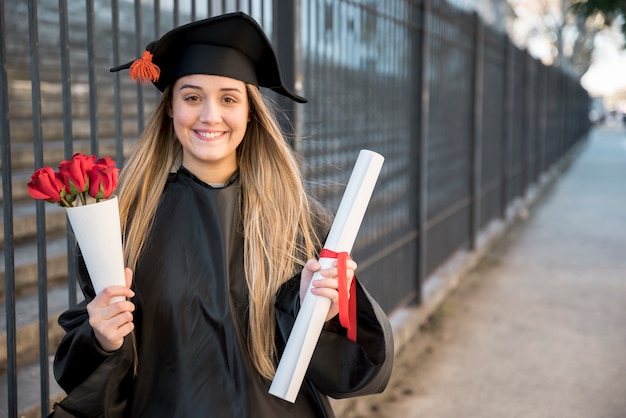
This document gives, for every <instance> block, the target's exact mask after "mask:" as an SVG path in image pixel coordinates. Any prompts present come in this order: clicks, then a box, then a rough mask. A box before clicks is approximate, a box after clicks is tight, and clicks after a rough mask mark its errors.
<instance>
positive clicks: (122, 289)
mask: <svg viewBox="0 0 626 418" xmlns="http://www.w3.org/2000/svg"><path fill="white" fill-rule="evenodd" d="M115 296H123V297H125V298H132V297H133V296H135V292H133V291H132V290H130V289H129V288H128V287H126V286H109V287H107V288H105V289H103V290H102V291H101V292H100V293H98V294H97V295H96V297H95V298H94V301H95V302H96V303H97V304H98V305H101V306H104V305H108V304H109V301H110V300H111V298H112V297H115Z"/></svg>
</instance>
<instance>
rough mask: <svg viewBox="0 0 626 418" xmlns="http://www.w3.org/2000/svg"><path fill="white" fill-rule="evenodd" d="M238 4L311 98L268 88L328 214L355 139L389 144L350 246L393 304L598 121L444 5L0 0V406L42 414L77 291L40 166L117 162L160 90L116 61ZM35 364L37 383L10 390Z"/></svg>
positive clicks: (503, 44) (537, 68) (549, 74)
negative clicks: (35, 188) (84, 156)
mask: <svg viewBox="0 0 626 418" xmlns="http://www.w3.org/2000/svg"><path fill="white" fill-rule="evenodd" d="M236 10H242V11H245V12H248V13H249V14H251V15H252V16H253V17H255V18H256V19H257V20H258V21H259V22H260V23H261V25H262V26H263V27H264V28H265V29H266V31H267V32H268V34H269V35H270V37H271V38H272V39H273V40H274V43H275V46H276V49H277V52H278V54H279V57H280V60H281V64H282V67H283V70H284V78H285V79H286V81H287V83H288V84H290V85H292V86H294V87H295V88H296V89H297V90H298V91H299V92H300V93H301V94H302V95H304V96H305V97H307V98H308V99H309V103H308V104H307V105H296V104H293V103H289V102H288V101H283V100H282V98H281V97H277V96H272V95H270V96H271V97H272V98H273V99H274V100H276V101H277V102H278V104H279V105H280V106H281V107H282V108H283V109H284V111H285V113H286V114H287V115H288V116H289V118H290V120H291V122H292V124H293V128H294V131H295V134H294V136H293V146H294V147H295V148H296V149H297V150H298V151H299V152H300V153H301V154H302V155H303V156H304V160H305V162H306V166H305V172H306V176H307V180H308V182H309V185H310V187H311V189H312V190H313V192H314V193H315V194H316V195H317V196H318V197H319V198H320V199H321V200H322V201H323V202H324V203H325V204H326V205H327V206H328V207H329V208H330V209H331V210H335V209H336V208H337V206H338V203H339V200H340V198H341V196H342V193H343V188H344V185H345V183H346V182H347V180H348V177H349V175H350V172H351V169H352V167H353V164H354V162H355V160H356V157H357V154H358V151H359V150H360V149H363V148H367V149H371V150H374V151H377V152H379V153H381V154H383V155H384V156H385V158H386V161H385V164H384V166H383V171H382V173H381V176H380V178H379V181H378V183H377V186H376V190H375V192H374V195H373V198H372V202H371V204H370V206H369V208H368V211H367V214H366V218H365V220H364V222H363V226H362V228H361V231H360V233H359V238H358V242H357V245H356V246H355V249H354V256H355V258H356V259H357V260H358V261H359V266H360V267H359V270H360V279H361V280H363V281H364V282H366V284H367V286H368V287H369V288H370V289H371V291H372V293H373V294H374V295H375V296H376V297H377V298H378V300H379V301H380V302H381V304H382V305H383V307H384V308H385V309H386V311H387V312H391V311H392V310H393V309H394V308H396V307H399V306H401V305H403V304H405V303H407V302H408V301H410V300H416V301H418V302H420V301H421V298H422V295H421V289H422V286H423V285H424V283H425V282H426V281H427V278H428V276H429V274H431V273H432V272H433V271H434V270H435V269H436V268H437V267H438V266H441V265H442V263H444V262H445V261H446V260H447V259H448V258H450V257H451V256H452V255H454V254H455V253H456V252H458V251H460V250H471V249H472V248H474V245H475V243H476V240H477V237H478V235H479V234H480V233H481V231H483V230H484V229H485V228H486V227H487V226H488V225H489V223H490V222H492V221H494V220H498V219H502V218H504V217H505V216H506V212H507V208H509V207H510V206H511V205H512V204H513V203H514V202H515V201H516V200H518V199H520V198H523V197H524V195H525V194H526V193H527V192H528V190H529V187H531V186H532V185H533V184H535V183H537V182H538V181H539V180H540V178H541V175H542V173H545V172H546V171H547V170H549V169H550V168H551V167H552V166H553V165H554V164H555V163H556V162H557V161H558V160H559V159H560V158H561V157H562V156H563V155H564V154H565V153H566V152H567V151H568V150H569V149H570V148H571V146H572V145H574V144H575V143H576V142H577V141H579V140H581V139H582V138H583V137H584V135H585V134H586V132H587V130H588V128H589V122H588V118H587V111H588V104H589V97H588V95H587V93H586V92H585V91H584V90H583V89H582V88H581V86H580V84H579V82H578V80H576V79H573V78H571V77H569V76H567V75H565V74H563V73H562V72H561V71H560V70H559V69H558V68H553V67H546V66H543V65H542V64H541V63H540V62H539V61H537V60H535V59H533V58H532V57H530V56H529V55H528V54H527V53H526V52H525V51H522V50H519V49H517V48H516V47H515V46H514V45H513V44H512V43H511V41H510V40H509V39H508V38H507V36H506V35H504V34H501V33H498V32H496V31H494V30H493V29H491V28H490V27H487V26H485V25H484V24H483V22H482V21H481V20H480V18H478V16H477V15H476V14H469V13H466V12H462V11H459V10H456V9H454V8H452V7H450V6H448V5H447V4H446V3H445V2H444V1H442V0H378V1H374V0H338V1H330V0H298V1H292V0H274V1H272V0H256V1H252V0H250V1H233V0H230V1H229V0H222V1H211V0H209V1H205V2H199V1H198V2H196V1H193V0H190V1H185V2H182V1H181V2H179V1H176V0H170V1H163V0H162V1H158V0H154V2H152V4H149V3H148V2H146V1H140V0H135V1H130V0H110V1H109V0H86V1H85V2H82V3H81V4H79V3H76V2H72V3H71V12H70V10H69V6H68V4H67V2H66V1H62V0H59V1H58V2H54V1H52V0H40V1H35V0H29V1H22V2H16V1H5V0H0V136H1V147H2V207H3V218H2V223H3V229H4V235H3V240H2V242H1V245H2V247H3V250H4V252H3V263H2V264H3V267H2V277H3V279H4V280H2V282H1V283H0V296H4V299H5V304H4V305H5V306H4V307H5V309H4V310H3V311H4V312H2V315H4V316H5V320H4V321H2V320H0V327H2V328H0V331H1V332H2V334H0V371H1V372H3V373H4V380H5V383H3V384H2V385H0V388H2V391H3V392H4V393H2V394H0V396H3V395H5V394H6V399H7V402H6V404H4V403H3V405H6V406H7V407H6V410H0V417H4V416H7V417H17V416H18V414H20V415H26V416H28V415H29V414H30V416H37V415H40V416H45V415H46V414H47V412H48V411H49V404H48V400H49V399H50V398H53V399H54V398H55V396H57V392H58V388H57V387H56V386H55V385H54V383H53V382H52V383H51V384H50V383H49V381H50V376H49V372H48V370H49V368H48V363H49V357H48V355H47V354H48V353H52V352H54V350H55V348H56V344H57V343H58V340H59V338H60V337H61V334H62V332H61V331H60V330H59V328H58V326H57V325H56V318H57V316H58V314H59V313H60V312H61V311H62V310H64V309H66V308H67V307H68V305H72V304H74V303H75V302H76V299H77V296H76V293H77V292H76V287H75V284H74V280H73V279H72V278H73V275H74V272H73V271H72V268H71V266H72V263H71V260H68V259H67V253H68V251H67V248H69V246H70V245H72V238H71V236H68V234H67V224H66V220H65V214H64V212H63V211H62V210H60V209H58V208H56V207H52V205H44V204H42V203H41V202H34V201H33V200H32V199H30V198H28V196H27V194H26V182H27V181H28V179H29V175H30V173H32V171H33V170H34V169H35V168H37V167H40V166H42V165H56V164H58V162H59V161H60V160H62V159H65V158H69V157H70V156H71V155H72V154H73V153H74V152H77V151H82V152H86V153H92V154H99V155H103V154H107V155H112V156H115V158H116V159H117V161H118V164H119V165H123V161H124V156H125V155H126V153H127V152H128V150H129V149H130V147H131V146H132V143H133V142H134V141H135V139H136V137H137V135H138V132H139V131H140V130H141V129H142V128H143V124H144V121H145V119H146V118H147V117H148V115H149V113H150V110H151V108H152V106H153V104H154V103H155V102H156V99H157V94H156V93H155V92H154V91H153V90H154V89H152V88H142V87H139V86H135V85H132V84H130V82H129V81H128V79H127V77H125V76H124V75H122V76H120V75H118V74H113V75H112V74H110V73H109V72H108V68H110V67H112V66H115V65H117V64H119V63H121V62H126V61H127V60H130V59H132V58H133V57H136V56H139V55H140V54H141V51H142V50H143V47H144V46H145V44H147V43H148V41H150V40H152V39H156V38H157V37H159V36H160V35H161V34H163V33H164V32H166V31H167V30H169V29H171V28H172V27H174V26H177V25H179V24H182V23H186V22H189V21H193V20H197V19H201V18H204V17H207V16H211V15H216V14H221V13H224V12H231V11H236ZM25 45H28V46H25ZM68 277H69V278H70V280H68ZM33 364H34V365H33ZM28 367H31V368H30V369H29V370H31V372H30V373H31V374H34V375H35V376H36V379H35V380H36V382H37V389H35V388H34V387H31V386H27V384H26V383H23V384H22V383H20V385H19V387H18V381H19V382H22V380H21V377H20V373H21V371H22V370H23V369H26V368H28ZM32 393H38V396H36V399H35V401H33V400H32V397H30V398H29V396H30V395H31V394H32ZM33 406H34V408H32V407H33ZM0 409H2V408H0Z"/></svg>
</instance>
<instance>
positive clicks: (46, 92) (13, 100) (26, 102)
mask: <svg viewBox="0 0 626 418" xmlns="http://www.w3.org/2000/svg"><path fill="white" fill-rule="evenodd" d="M112 81H113V80H112V79H111V80H110V81H109V82H108V83H107V84H104V85H102V84H99V85H97V86H96V98H97V103H96V106H97V112H98V119H100V118H112V117H113V115H114V114H115V101H114V94H113V93H114V92H113V88H112V85H111V83H112ZM7 83H8V91H9V119H18V120H19V119H29V120H30V119H32V115H33V112H32V83H31V81H30V79H28V78H26V79H17V78H13V79H11V78H9V79H8V81H7ZM156 91H157V90H156V89H154V88H152V87H146V88H144V87H141V88H138V87H137V85H136V84H134V83H132V82H130V81H127V80H125V79H123V80H122V82H121V85H120V102H121V108H122V113H123V114H124V117H127V118H131V117H136V115H137V105H136V103H137V95H138V92H140V93H141V94H142V96H143V100H144V103H145V106H144V107H146V108H148V109H151V108H152V107H153V106H154V104H155V103H156V101H157V99H158V97H159V95H158V94H157V93H156ZM89 92H90V90H89V84H87V83H79V82H76V81H72V84H71V85H70V93H71V102H72V103H71V105H72V106H71V107H72V119H80V118H86V119H88V118H89V110H90V109H89ZM39 93H40V97H41V115H42V117H43V118H62V117H63V106H62V100H63V90H62V85H61V82H60V81H41V83H40V87H39Z"/></svg>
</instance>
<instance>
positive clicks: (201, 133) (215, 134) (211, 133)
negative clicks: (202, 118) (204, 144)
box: [198, 132, 223, 139]
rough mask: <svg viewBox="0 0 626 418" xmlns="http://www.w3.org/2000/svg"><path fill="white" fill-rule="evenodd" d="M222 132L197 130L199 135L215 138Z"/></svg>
mask: <svg viewBox="0 0 626 418" xmlns="http://www.w3.org/2000/svg"><path fill="white" fill-rule="evenodd" d="M222 133H223V132H198V135H200V136H201V137H203V138H207V139H211V138H217V137H218V136H220V135H222Z"/></svg>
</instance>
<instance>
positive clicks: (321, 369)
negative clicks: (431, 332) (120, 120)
mask: <svg viewBox="0 0 626 418" xmlns="http://www.w3.org/2000/svg"><path fill="white" fill-rule="evenodd" d="M239 202H240V184H239V181H238V178H237V176H236V175H235V176H234V177H233V178H232V179H231V181H230V182H229V183H228V184H227V185H226V186H225V187H223V188H213V187H211V186H208V185H207V184H205V183H203V182H202V181H200V180H199V179H198V178H196V177H195V176H194V175H193V174H191V173H190V172H189V171H187V170H186V169H184V168H181V169H179V171H178V172H177V173H175V174H171V175H170V177H169V179H168V182H167V185H166V188H165V191H164V193H163V196H162V199H161V201H160V203H159V206H158V208H157V211H156V215H155V220H154V227H153V228H152V229H151V232H150V237H149V239H148V240H147V244H146V247H145V250H144V251H143V253H142V255H141V257H140V259H139V261H138V264H137V268H136V272H135V275H134V279H133V280H134V282H133V288H134V290H135V294H136V296H135V297H134V299H133V302H134V303H135V306H136V311H135V314H134V322H135V335H136V342H137V356H138V357H137V358H138V370H137V373H136V376H134V377H133V373H132V364H133V361H132V359H133V352H132V344H131V338H130V336H128V337H126V339H125V342H124V345H123V346H122V348H120V349H119V350H117V351H116V352H114V353H104V352H102V351H101V350H99V348H98V346H97V344H96V343H95V339H94V337H93V331H92V330H91V327H90V326H89V322H88V315H87V312H86V303H87V302H88V301H90V300H91V299H93V297H94V292H93V288H92V287H91V285H90V283H89V280H88V276H87V274H86V271H85V269H84V265H83V266H82V268H79V271H80V272H81V274H80V275H79V276H80V280H79V281H80V285H81V287H82V289H83V293H84V294H85V298H86V300H85V301H84V302H82V303H80V304H79V305H78V306H77V307H75V308H72V309H70V310H68V311H67V312H65V313H64V314H63V315H62V316H61V318H60V319H59V323H60V325H61V326H62V327H63V328H64V329H65V330H66V332H67V334H66V336H65V337H64V338H63V340H62V342H61V344H60V346H59V348H58V350H57V354H56V357H55V363H54V374H55V377H56V378H57V381H58V382H59V384H60V385H61V387H62V388H63V389H64V390H65V391H66V392H67V393H68V396H67V397H66V398H65V399H64V400H63V401H61V402H60V403H59V404H57V405H56V406H55V412H53V414H54V416H59V417H62V416H105V417H117V416H128V417H133V418H135V417H209V416H215V417H237V418H244V417H263V418H265V417H333V416H334V414H333V412H332V409H331V407H330V404H329V401H328V398H327V395H328V396H332V397H335V398H341V397H349V396H358V395H366V394H371V393H378V392H381V391H382V390H383V389H384V388H385V386H386V384H387V382H388V380H389V377H390V374H391V368H392V363H393V341H392V334H391V328H390V326H389V322H388V320H387V317H386V316H385V314H384V312H383V311H382V310H381V308H380V307H379V306H378V305H377V304H376V302H375V301H374V300H373V299H372V298H371V297H370V296H369V295H368V294H367V292H366V291H365V290H364V289H363V288H362V287H361V286H360V285H358V286H357V307H358V329H357V332H358V337H357V338H358V340H357V343H354V342H352V341H350V340H348V339H347V338H346V337H345V332H343V329H342V328H341V327H338V326H336V325H337V323H336V322H337V321H336V320H335V319H333V320H331V321H329V322H328V323H327V325H326V326H325V330H324V331H323V332H322V335H321V336H320V339H319V342H318V345H317V346H316V350H315V353H314V355H313V358H312V360H311V364H310V366H309V369H308V371H307V374H306V377H305V380H304V382H303V385H302V388H301V390H300V392H299V394H298V397H297V399H296V401H295V403H293V404H292V403H290V402H287V401H284V400H282V399H279V398H276V397H274V396H272V395H270V394H269V393H268V389H269V385H270V383H271V382H269V381H267V380H265V379H263V378H262V377H261V376H260V375H259V374H258V373H257V371H256V369H255V368H254V366H253V365H252V362H251V361H250V358H249V355H248V353H247V349H246V342H245V341H246V338H247V332H246V329H247V327H248V319H247V304H248V290H247V286H246V282H245V277H244V274H243V237H242V234H241V229H242V224H241V214H240V203H239ZM299 280H300V278H299V274H298V275H296V276H294V277H293V278H291V279H290V280H289V281H288V282H287V283H285V284H284V285H283V286H282V287H281V289H280V291H279V293H278V295H277V300H276V303H275V307H276V321H277V330H276V343H277V347H278V350H279V352H281V353H282V350H283V349H284V346H285V343H286V340H287V338H288V336H289V333H290V332H291V328H292V326H293V323H294V321H295V316H296V314H297V310H298V308H299V296H298V295H299Z"/></svg>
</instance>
